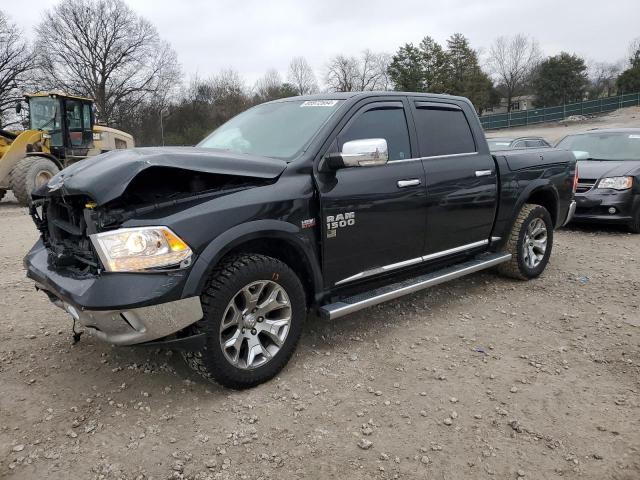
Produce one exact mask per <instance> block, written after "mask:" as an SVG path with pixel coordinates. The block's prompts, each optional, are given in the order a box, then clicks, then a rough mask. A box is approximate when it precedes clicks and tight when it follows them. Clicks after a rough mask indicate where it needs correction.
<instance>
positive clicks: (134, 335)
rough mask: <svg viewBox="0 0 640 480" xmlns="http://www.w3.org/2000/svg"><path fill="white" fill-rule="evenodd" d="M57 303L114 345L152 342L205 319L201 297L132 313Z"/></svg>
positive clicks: (62, 302) (89, 329)
mask: <svg viewBox="0 0 640 480" xmlns="http://www.w3.org/2000/svg"><path fill="white" fill-rule="evenodd" d="M53 303H54V304H56V305H57V306H59V307H60V308H62V309H63V310H65V311H66V312H68V313H69V314H70V315H71V317H73V319H74V320H76V321H78V322H79V323H80V325H82V326H83V327H85V328H86V329H87V331H88V332H89V333H90V334H92V335H94V336H96V337H98V338H99V339H100V340H103V341H105V342H108V343H111V344H113V345H136V344H139V343H146V342H151V341H153V340H157V339H159V338H163V337H167V336H169V335H171V334H174V333H176V332H179V331H180V330H182V329H184V328H186V327H188V326H189V325H192V324H193V323H195V322H197V321H198V320H200V319H201V318H202V306H201V304H200V298H199V297H190V298H184V299H182V300H176V301H175V302H167V303H161V304H159V305H150V306H148V307H141V308H134V309H131V310H82V309H81V308H79V307H77V306H74V305H71V304H69V303H66V302H64V301H62V300H53Z"/></svg>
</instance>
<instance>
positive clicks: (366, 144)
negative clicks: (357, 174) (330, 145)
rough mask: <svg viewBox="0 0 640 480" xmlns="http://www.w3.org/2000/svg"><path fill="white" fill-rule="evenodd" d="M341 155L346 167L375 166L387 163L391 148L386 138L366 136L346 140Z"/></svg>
mask: <svg viewBox="0 0 640 480" xmlns="http://www.w3.org/2000/svg"><path fill="white" fill-rule="evenodd" d="M340 156H341V157H342V161H343V162H344V166H345V167H375V166H378V165H384V164H386V163H387V161H388V160H389V150H388V148H387V141H386V140H385V139H384V138H366V139H363V140H351V141H350V142H345V144H344V145H343V146H342V152H341V154H340Z"/></svg>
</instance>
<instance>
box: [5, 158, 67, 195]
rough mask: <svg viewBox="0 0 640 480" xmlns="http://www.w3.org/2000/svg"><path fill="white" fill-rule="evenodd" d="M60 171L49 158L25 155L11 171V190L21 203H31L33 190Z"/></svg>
mask: <svg viewBox="0 0 640 480" xmlns="http://www.w3.org/2000/svg"><path fill="white" fill-rule="evenodd" d="M59 171H60V170H59V169H58V166H57V165H56V164H55V163H53V162H52V161H51V160H49V159H48V158H44V157H37V156H33V157H25V158H23V159H22V160H19V161H18V163H16V165H15V166H14V167H13V170H12V171H11V190H13V194H14V195H15V196H16V199H17V200H18V202H19V203H20V204H22V205H29V203H30V202H31V192H32V191H34V190H35V189H36V188H39V187H41V186H42V185H45V184H46V183H47V182H49V180H51V178H52V177H53V176H54V175H55V174H56V173H58V172H59Z"/></svg>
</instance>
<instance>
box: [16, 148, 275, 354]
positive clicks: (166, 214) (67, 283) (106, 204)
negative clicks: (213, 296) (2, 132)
mask: <svg viewBox="0 0 640 480" xmlns="http://www.w3.org/2000/svg"><path fill="white" fill-rule="evenodd" d="M129 155H131V154H129ZM198 156H199V157H202V154H201V153H198ZM121 157H122V156H121ZM121 157H120V158H118V157H114V156H111V158H110V159H107V162H106V163H108V164H111V165H110V167H109V168H108V170H109V172H110V173H111V174H112V176H113V177H114V178H118V179H119V180H118V181H119V182H120V183H118V184H112V183H111V181H110V178H109V177H108V176H107V177H105V176H100V175H95V170H98V165H101V164H96V168H95V169H87V168H86V166H83V165H82V164H83V163H84V162H79V163H78V164H77V165H79V166H80V167H81V168H80V167H78V168H75V169H74V168H73V167H71V168H69V169H65V170H63V171H62V172H60V174H58V175H59V177H58V176H56V177H54V179H53V180H52V181H51V182H50V184H49V187H43V188H41V189H39V190H38V191H36V192H34V194H33V203H32V204H31V206H30V210H29V211H30V214H31V216H32V218H33V220H34V223H35V224H36V227H37V228H38V231H39V232H40V237H41V238H40V240H39V242H38V243H37V244H36V245H35V246H34V247H33V248H32V250H31V251H30V252H29V253H28V254H27V256H26V257H25V261H24V263H25V267H26V269H27V276H28V277H30V278H32V279H33V280H34V281H35V283H36V286H37V288H39V289H41V290H44V291H45V292H46V293H47V295H48V296H49V298H50V299H51V300H52V301H53V302H54V303H55V304H56V305H58V306H60V307H61V308H63V309H64V310H66V311H67V312H68V313H69V314H70V315H71V316H72V317H73V318H74V320H75V321H78V322H79V323H80V324H82V325H83V326H85V327H86V328H87V329H89V331H91V332H92V333H94V334H95V335H96V336H97V337H99V338H101V339H102V340H104V341H107V342H109V343H112V344H117V345H134V344H149V342H156V341H167V340H169V341H171V342H175V339H176V337H182V336H184V335H183V334H182V333H181V332H183V331H184V329H185V328H186V327H188V326H190V325H192V324H193V323H195V322H196V321H198V320H200V319H201V318H202V308H201V305H200V299H199V297H197V296H195V297H189V298H183V297H182V291H183V286H184V283H185V280H186V277H187V272H188V270H189V266H190V265H191V261H192V256H197V254H198V251H197V249H194V250H192V247H191V246H190V245H189V244H190V243H191V240H190V239H189V238H185V239H183V238H181V235H182V232H181V231H176V232H174V231H173V230H172V227H173V226H172V225H168V224H167V222H168V219H170V218H172V215H176V214H177V213H179V212H184V211H188V209H190V208H192V207H193V208H196V207H197V206H198V205H200V204H202V203H204V202H209V201H211V200H214V199H216V198H218V197H222V196H226V195H230V194H233V193H236V192H240V191H242V190H246V189H250V188H255V187H258V186H263V185H268V184H270V183H273V182H275V181H276V177H277V175H279V169H274V168H272V169H271V171H270V172H268V173H265V172H264V171H261V170H258V172H257V174H256V175H255V176H252V175H250V172H247V171H240V170H239V169H238V168H235V167H233V168H232V167H231V166H229V165H228V164H227V166H223V167H221V166H220V165H218V166H217V167H216V166H215V163H216V162H215V161H213V162H212V164H211V165H210V166H209V168H203V166H202V165H201V164H200V165H198V166H197V167H196V168H195V169H190V168H184V166H182V165H180V166H174V165H168V164H167V163H168V160H167V157H166V154H162V155H159V154H158V155H155V156H153V155H152V156H151V158H144V156H142V157H141V156H140V155H133V156H130V157H129V159H130V160H131V161H129V162H127V161H126V158H127V155H124V157H125V158H124V160H125V161H123V158H121ZM96 158H99V157H96ZM141 158H142V160H141ZM153 158H155V160H156V161H153V160H152V159H153ZM181 158H182V159H185V154H184V152H182V157H181ZM92 160H94V159H92ZM115 160H118V162H116V163H114V161H115ZM199 161H200V163H202V158H199ZM222 163H224V162H222ZM132 164H133V165H132ZM101 168H102V169H103V170H104V169H105V165H101ZM127 172H128V173H127ZM127 175H129V176H128V177H127ZM116 193H117V195H116ZM169 223H170V222H169Z"/></svg>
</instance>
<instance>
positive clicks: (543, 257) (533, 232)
mask: <svg viewBox="0 0 640 480" xmlns="http://www.w3.org/2000/svg"><path fill="white" fill-rule="evenodd" d="M552 247H553V221H552V220H551V215H549V212H548V211H547V209H546V208H544V207H543V206H541V205H534V204H530V203H527V204H525V205H524V206H523V207H522V209H521V210H520V213H518V217H517V218H516V221H515V223H514V224H513V227H512V228H511V233H510V234H509V239H508V241H507V244H506V247H505V249H506V251H507V252H508V253H510V254H511V260H509V261H508V262H506V263H503V264H501V265H500V266H499V267H498V271H499V272H500V273H501V274H503V275H505V276H507V277H511V278H517V279H519V280H529V279H531V278H535V277H537V276H539V275H540V274H541V273H542V272H543V271H544V269H545V268H546V266H547V263H549V257H550V256H551V249H552Z"/></svg>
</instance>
